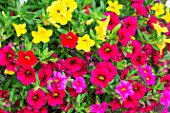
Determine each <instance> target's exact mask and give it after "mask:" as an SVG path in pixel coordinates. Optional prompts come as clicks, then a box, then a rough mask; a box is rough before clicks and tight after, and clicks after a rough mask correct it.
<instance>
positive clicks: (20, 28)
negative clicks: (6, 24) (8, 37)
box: [12, 23, 27, 37]
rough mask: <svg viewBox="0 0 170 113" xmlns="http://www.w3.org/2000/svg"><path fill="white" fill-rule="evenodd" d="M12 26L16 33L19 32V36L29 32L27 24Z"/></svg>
mask: <svg viewBox="0 0 170 113" xmlns="http://www.w3.org/2000/svg"><path fill="white" fill-rule="evenodd" d="M12 26H13V27H14V29H15V31H16V33H17V36H18V37H19V36H21V34H25V33H26V32H27V30H26V29H25V27H26V24H25V23H24V24H18V25H17V24H14V23H13V24H12Z"/></svg>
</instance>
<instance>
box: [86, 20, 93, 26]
mask: <svg viewBox="0 0 170 113" xmlns="http://www.w3.org/2000/svg"><path fill="white" fill-rule="evenodd" d="M93 21H94V19H90V20H87V21H86V24H87V25H90V24H91V23H92V22H93Z"/></svg>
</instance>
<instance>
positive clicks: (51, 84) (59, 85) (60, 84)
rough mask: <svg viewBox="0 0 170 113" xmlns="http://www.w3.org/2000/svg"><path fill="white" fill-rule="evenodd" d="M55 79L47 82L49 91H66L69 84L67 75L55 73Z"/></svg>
mask: <svg viewBox="0 0 170 113" xmlns="http://www.w3.org/2000/svg"><path fill="white" fill-rule="evenodd" d="M53 74H54V77H53V78H50V79H49V80H48V82H47V89H48V90H50V91H53V90H55V89H62V90H65V88H66V84H67V78H66V76H65V74H62V73H61V72H57V71H54V73H53Z"/></svg>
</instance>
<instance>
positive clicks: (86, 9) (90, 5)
mask: <svg viewBox="0 0 170 113" xmlns="http://www.w3.org/2000/svg"><path fill="white" fill-rule="evenodd" d="M91 7H92V4H89V5H87V6H86V7H84V9H83V11H84V12H85V13H86V14H87V15H89V8H91Z"/></svg>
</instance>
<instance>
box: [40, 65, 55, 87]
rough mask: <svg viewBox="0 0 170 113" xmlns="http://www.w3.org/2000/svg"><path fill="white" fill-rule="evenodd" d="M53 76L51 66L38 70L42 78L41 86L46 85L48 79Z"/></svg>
mask: <svg viewBox="0 0 170 113" xmlns="http://www.w3.org/2000/svg"><path fill="white" fill-rule="evenodd" d="M51 76H52V69H51V68H48V67H47V68H45V67H44V68H41V69H40V70H39V71H38V78H39V79H40V86H46V85H47V81H48V79H49V78H50V77H51Z"/></svg>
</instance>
